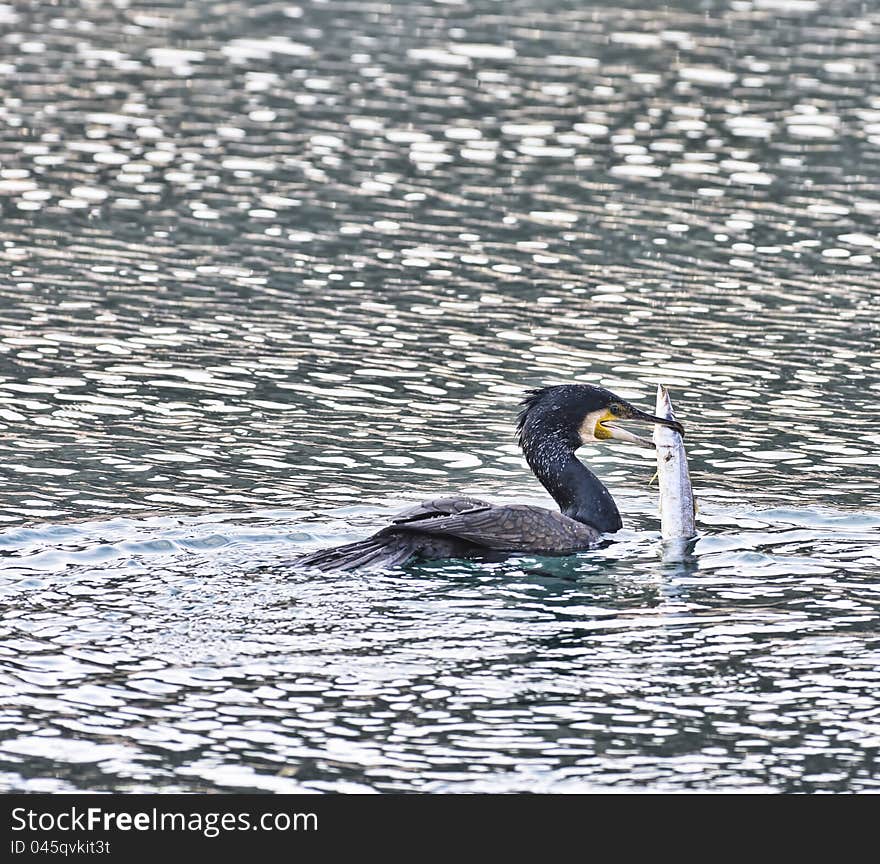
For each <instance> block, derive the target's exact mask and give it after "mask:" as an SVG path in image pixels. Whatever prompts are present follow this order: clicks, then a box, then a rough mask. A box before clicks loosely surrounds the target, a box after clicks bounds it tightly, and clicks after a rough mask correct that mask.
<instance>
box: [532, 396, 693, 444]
mask: <svg viewBox="0 0 880 864" xmlns="http://www.w3.org/2000/svg"><path fill="white" fill-rule="evenodd" d="M628 421H636V422H642V423H647V424H653V423H660V424H661V425H663V426H669V427H670V428H672V429H675V430H676V431H677V432H679V433H680V434H681V435H684V428H683V427H682V425H681V423H678V422H677V421H675V420H667V419H665V418H663V417H655V416H654V415H653V414H648V413H647V412H645V411H641V410H639V409H638V408H636V407H635V406H634V405H632V404H630V403H629V402H627V401H626V399H621V398H620V397H619V396H617V395H615V394H614V393H612V392H611V391H610V390H606V389H605V388H604V387H593V386H592V385H590V384H562V385H558V386H555V387H542V388H541V389H538V390H530V391H529V392H528V393H527V395H526V398H525V399H524V400H523V401H522V410H521V411H520V414H519V420H518V422H517V433H518V435H519V440H520V444H521V445H522V446H523V447H525V446H526V444H527V443H528V442H529V441H532V442H534V441H535V439H538V438H544V437H547V436H553V437H554V438H557V439H561V440H563V441H564V442H565V443H566V444H567V445H568V446H570V447H571V449H572V450H576V449H577V448H578V447H580V446H582V445H583V444H598V443H605V442H609V441H626V442H628V443H630V444H638V445H639V446H640V447H651V448H653V446H654V443H653V441H651V440H650V438H643V437H641V436H639V435H636V434H635V433H633V432H630V431H629V430H628V429H626V428H624V427H623V426H622V425H621V424H623V423H626V422H628Z"/></svg>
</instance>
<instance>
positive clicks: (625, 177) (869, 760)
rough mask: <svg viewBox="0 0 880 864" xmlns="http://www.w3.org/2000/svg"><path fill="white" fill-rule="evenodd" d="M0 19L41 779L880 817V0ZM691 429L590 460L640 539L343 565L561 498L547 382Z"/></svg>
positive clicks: (2, 501)
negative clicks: (666, 799)
mask: <svg viewBox="0 0 880 864" xmlns="http://www.w3.org/2000/svg"><path fill="white" fill-rule="evenodd" d="M654 6H655V4H653V3H648V2H644V0H643V2H642V3H633V2H624V3H622V4H621V3H617V4H614V6H613V8H608V6H606V4H597V3H593V2H551V0H547V2H542V3H537V4H536V3H535V2H529V3H525V2H518V0H512V2H505V3H499V2H489V0H474V2H471V0H456V2H433V3H432V2H422V3H417V2H409V3H404V2H388V3H382V4H373V3H360V2H344V0H327V2H307V3H302V4H300V5H294V4H292V3H286V2H280V3H261V2H248V3H244V2H231V3H217V2H207V0H204V2H195V0H189V2H186V0H184V2H175V3H167V4H162V3H157V2H148V3H139V2H128V0H119V2H115V3H112V4H111V3H104V2H98V0H93V2H86V0H83V2H81V3H78V4H49V3H45V4H34V3H29V2H19V3H8V4H5V5H0V45H2V51H0V77H2V80H3V89H2V94H0V208H2V221H0V255H2V259H3V264H2V273H3V275H2V279H0V520H2V527H0V604H2V610H3V615H2V622H0V788H2V789H4V790H7V791H11V790H27V791H69V790H116V791H149V790H162V791H205V790H217V791H233V790H260V791H444V792H445V791H526V790H531V791H593V790H602V789H609V788H614V789H625V790H684V789H696V790H707V789H716V790H732V789H740V790H751V791H868V790H874V791H876V790H878V788H880V769H878V766H877V754H878V750H880V698H878V695H880V629H878V624H880V506H878V505H880V482H878V481H880V457H878V445H880V428H878V424H877V414H878V411H877V402H878V399H880V350H878V348H880V345H878V342H880V340H878V324H877V321H878V318H880V302H878V285H880V281H878V267H877V264H878V261H880V256H878V250H880V234H878V218H880V83H878V81H880V79H878V57H880V10H878V9H877V8H876V7H875V6H873V5H872V4H864V3H861V2H857V3H848V2H835V3H825V2H818V0H816V2H813V0H731V2H720V0H719V2H679V3H673V4H671V5H669V6H666V7H664V8H665V10H666V11H665V12H659V11H657V9H656V8H654ZM565 381H583V382H593V383H601V384H603V385H605V386H607V387H610V388H612V389H613V390H615V391H616V392H618V393H619V394H620V395H621V396H624V397H625V398H629V399H631V400H632V401H634V402H635V403H637V404H639V405H640V406H642V407H645V408H650V407H651V405H652V402H653V391H654V386H655V384H656V382H658V381H662V382H664V383H666V384H668V385H669V386H670V388H671V391H672V393H673V396H674V398H675V401H676V404H677V409H678V413H679V417H680V419H682V420H683V422H684V423H685V425H686V426H687V427H688V443H689V454H690V457H691V473H692V477H693V480H694V485H695V490H696V493H697V497H698V499H699V506H700V513H699V529H700V532H701V537H700V539H699V541H698V542H697V543H696V546H695V548H694V550H693V554H692V555H691V556H690V557H689V558H688V560H686V561H684V562H682V563H680V564H668V563H664V562H663V560H662V557H661V551H662V550H661V547H660V540H659V530H658V529H659V523H658V517H657V501H656V499H657V493H656V489H655V488H654V487H650V486H649V485H648V480H649V478H650V476H651V473H652V471H653V469H652V465H651V462H652V455H651V454H650V453H649V452H648V451H637V450H634V449H632V448H630V447H629V446H627V445H623V446H619V447H616V448H611V447H609V448H604V449H591V448H585V449H584V450H583V451H582V454H583V456H584V458H585V460H586V461H588V462H589V463H590V464H591V465H592V466H593V467H594V468H595V470H596V471H597V472H598V473H599V474H600V475H601V476H602V478H603V479H604V480H605V482H606V483H607V484H608V485H609V487H610V488H611V490H612V491H613V493H614V495H615V497H616V498H617V500H618V503H619V504H620V508H621V511H622V513H623V516H624V521H625V525H626V527H625V529H624V530H623V531H622V532H621V533H620V534H618V535H617V536H616V538H615V542H613V543H611V544H609V545H607V546H606V547H605V548H603V549H600V550H597V551H594V552H589V553H584V554H582V555H579V556H572V557H569V558H561V559H551V558H523V557H521V558H514V559H511V560H509V561H507V562H504V563H500V564H497V563H496V564H488V563H476V562H470V563H469V562H447V563H438V562H435V563H430V564H422V565H419V566H411V567H409V568H406V569H401V570H394V571H388V572H386V573H380V574H330V575H327V574H325V575H320V576H316V575H315V574H314V573H306V572H302V571H300V570H297V568H296V567H295V566H294V565H293V564H292V561H293V559H294V557H295V556H296V554H298V553H300V552H303V551H306V550H311V549H314V548H318V547H319V546H321V545H326V544H331V543H337V542H343V541H346V540H351V539H355V538H359V537H362V536H365V535H366V534H367V533H369V532H370V531H372V530H374V529H375V528H377V527H378V526H380V525H381V524H383V522H384V521H385V520H387V519H388V517H389V516H390V515H391V514H392V513H393V512H394V511H395V510H396V509H397V508H399V507H401V506H404V505H405V504H407V503H408V502H411V501H413V500H418V499H420V498H423V497H429V496H432V495H436V494H439V493H444V494H445V493H450V492H455V491H466V492H468V493H472V494H478V495H480V496H484V497H488V498H491V499H494V500H519V501H528V502H534V503H547V502H548V501H549V499H547V498H546V496H544V494H543V491H542V490H541V488H540V486H539V485H538V484H537V481H535V480H534V479H533V478H532V476H531V475H530V473H529V472H528V469H527V468H526V467H525V465H524V463H523V462H522V460H521V458H520V456H519V453H518V450H517V448H516V446H515V442H514V438H513V430H512V425H513V419H514V416H515V413H516V405H517V402H518V400H519V398H520V394H521V392H522V390H523V389H524V388H525V387H529V386H536V385H540V384H549V383H560V382H565Z"/></svg>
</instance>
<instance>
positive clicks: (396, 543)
mask: <svg viewBox="0 0 880 864" xmlns="http://www.w3.org/2000/svg"><path fill="white" fill-rule="evenodd" d="M414 547H415V543H414V542H413V539H412V538H410V537H406V536H400V535H393V534H392V535H388V534H386V535H384V536H383V535H380V534H375V535H373V536H372V537H368V538H367V539H366V540H358V541H357V542H355V543H346V544H345V545H344V546H334V547H332V548H330V549H318V550H317V551H316V552H310V553H309V554H308V555H303V556H301V557H300V558H297V560H296V564H297V565H298V566H300V567H317V569H318V570H360V569H364V570H366V569H371V570H379V569H384V568H387V567H396V566H398V565H399V564H405V563H406V562H407V561H409V559H410V558H412V557H413V555H414V554H415V548H414Z"/></svg>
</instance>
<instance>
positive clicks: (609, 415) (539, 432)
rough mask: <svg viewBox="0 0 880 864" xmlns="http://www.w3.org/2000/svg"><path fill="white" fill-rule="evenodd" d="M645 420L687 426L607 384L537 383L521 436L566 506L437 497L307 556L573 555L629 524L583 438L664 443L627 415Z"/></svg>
mask: <svg viewBox="0 0 880 864" xmlns="http://www.w3.org/2000/svg"><path fill="white" fill-rule="evenodd" d="M622 420H642V421H644V422H646V423H661V424H663V425H664V426H670V427H671V428H673V429H676V430H677V431H678V432H680V433H681V434H682V435H683V434H684V429H683V428H682V426H681V424H680V423H678V422H676V421H674V420H665V419H663V418H661V417H654V416H653V415H651V414H647V413H645V412H644V411H640V410H639V409H638V408H636V407H634V406H633V405H631V404H630V403H629V402H627V401H626V400H625V399H621V398H620V397H619V396H615V395H614V393H611V392H610V391H608V390H606V389H604V388H603V387H593V386H591V385H589V384H563V385H559V386H555V387H543V388H540V389H537V390H529V391H527V393H526V397H525V399H524V400H523V401H522V403H521V410H520V413H519V418H518V421H517V435H518V437H519V443H520V446H521V447H522V450H523V454H524V455H525V457H526V462H528V464H529V467H530V468H531V469H532V471H533V472H534V474H535V476H536V477H537V478H538V480H540V481H541V483H542V484H543V486H544V488H545V489H546V490H547V491H548V492H549V493H550V494H551V495H552V496H553V498H554V500H555V501H556V503H557V504H558V505H559V510H560V511H561V512H558V513H557V512H556V511H554V510H548V509H546V508H544V507H535V506H533V505H530V504H490V503H489V502H487V501H480V500H477V499H476V498H464V497H456V498H436V499H434V500H433V501H425V502H423V503H421V504H418V505H416V506H415V507H412V508H410V509H408V510H405V511H404V512H402V513H401V514H400V515H399V516H397V517H396V518H395V519H393V520H392V523H391V524H390V525H389V526H387V527H386V528H383V529H382V530H381V531H378V532H377V533H376V534H373V535H372V536H371V537H368V538H367V539H366V540H359V541H357V542H355V543H347V544H346V545H344V546H337V547H335V548H330V549H320V550H318V551H317V552H312V553H310V554H307V555H304V556H302V557H301V558H299V559H298V561H297V564H299V565H303V566H310V567H317V568H319V569H321V570H354V569H357V568H360V567H393V566H396V565H400V564H405V563H406V562H407V561H410V560H411V559H414V558H422V559H437V558H475V557H484V556H491V557H495V556H497V554H498V553H510V552H531V553H535V554H539V555H568V554H571V553H573V552H578V551H581V550H583V549H590V548H592V547H595V546H596V545H597V544H598V542H599V539H600V537H601V535H602V534H606V533H610V532H614V531H618V530H619V529H620V528H621V527H623V526H622V522H621V520H620V513H619V512H618V510H617V505H616V504H615V503H614V499H613V498H612V497H611V494H610V493H609V492H608V490H607V489H606V488H605V487H604V486H603V485H602V483H601V481H600V480H599V478H598V477H596V475H595V474H593V472H592V471H590V470H589V469H588V468H587V467H586V466H585V465H584V464H583V463H582V462H581V461H580V460H579V459H578V458H577V457H576V456H575V455H574V453H575V450H577V449H578V447H580V446H581V445H582V444H595V443H597V442H602V441H609V440H617V441H628V442H630V443H633V444H639V445H641V446H643V447H653V446H654V444H653V443H652V442H651V441H650V440H648V439H646V438H641V437H639V436H638V435H634V434H633V433H632V432H628V431H627V430H626V429H623V428H621V427H620V426H619V425H618V423H619V421H622Z"/></svg>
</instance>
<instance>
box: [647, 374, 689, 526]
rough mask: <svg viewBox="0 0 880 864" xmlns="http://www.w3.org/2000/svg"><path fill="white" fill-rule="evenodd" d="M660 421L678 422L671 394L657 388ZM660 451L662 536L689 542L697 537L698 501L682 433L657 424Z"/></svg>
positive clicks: (655, 430) (655, 429)
mask: <svg viewBox="0 0 880 864" xmlns="http://www.w3.org/2000/svg"><path fill="white" fill-rule="evenodd" d="M654 413H655V414H656V415H657V416H658V417H662V418H664V419H666V420H675V414H674V413H673V410H672V400H671V399H670V398H669V391H668V390H667V389H666V388H665V387H664V386H663V385H662V384H658V385H657V410H656V411H655V412H654ZM653 438H654V446H655V447H656V448H657V482H658V485H659V487H660V534H661V536H662V537H663V539H664V540H690V539H691V538H693V537H695V536H696V534H697V527H696V513H697V507H696V501H695V499H694V490H693V487H692V486H691V478H690V474H689V473H688V463H687V453H686V452H685V449H684V439H683V438H682V436H681V433H679V432H677V431H676V430H675V429H670V428H669V427H668V426H661V425H660V424H659V423H655V424H654V436H653Z"/></svg>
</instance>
